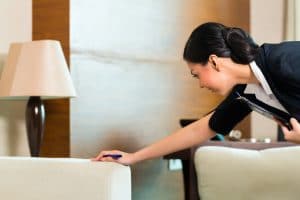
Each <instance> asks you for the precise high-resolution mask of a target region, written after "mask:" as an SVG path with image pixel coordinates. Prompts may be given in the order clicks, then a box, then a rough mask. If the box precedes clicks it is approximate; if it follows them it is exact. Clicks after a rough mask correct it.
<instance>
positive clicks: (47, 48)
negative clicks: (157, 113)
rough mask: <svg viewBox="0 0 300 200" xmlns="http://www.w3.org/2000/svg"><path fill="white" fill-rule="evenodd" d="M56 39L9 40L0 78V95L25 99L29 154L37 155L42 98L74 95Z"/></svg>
mask: <svg viewBox="0 0 300 200" xmlns="http://www.w3.org/2000/svg"><path fill="white" fill-rule="evenodd" d="M75 95H76V94H75V90H74V87H73V84H72V80H71V76H70V73H69V70H68V66H67V63H66V60H65V58H64V54H63V51H62V48H61V45H60V42H59V41H55V40H37V41H30V42H23V43H12V44H11V46H10V48H9V53H8V57H7V59H6V62H5V64H4V68H3V71H2V74H1V79H0V98H1V99H13V100H16V99H20V100H22V99H23V100H24V99H28V103H27V107H26V115H25V116H26V130H27V137H28V142H29V148H30V154H31V156H34V157H36V156H39V153H40V146H41V142H42V138H43V132H44V124H45V109H44V105H43V100H42V99H56V98H68V97H75Z"/></svg>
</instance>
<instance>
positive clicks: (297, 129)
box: [281, 118, 300, 143]
mask: <svg viewBox="0 0 300 200" xmlns="http://www.w3.org/2000/svg"><path fill="white" fill-rule="evenodd" d="M290 123H291V125H292V130H288V129H287V128H286V127H285V126H282V127H281V128H282V131H283V134H284V138H285V139H286V140H287V141H289V142H294V143H300V124H299V122H298V121H297V120H296V119H295V118H291V120H290Z"/></svg>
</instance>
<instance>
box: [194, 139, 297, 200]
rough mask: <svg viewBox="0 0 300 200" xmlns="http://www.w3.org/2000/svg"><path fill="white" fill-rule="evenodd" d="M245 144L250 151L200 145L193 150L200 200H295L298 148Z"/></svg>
mask: <svg viewBox="0 0 300 200" xmlns="http://www.w3.org/2000/svg"><path fill="white" fill-rule="evenodd" d="M231 144H232V143H231ZM237 144H238V143H237ZM244 145H245V144H244ZM247 145H248V147H249V148H250V149H241V148H242V147H241V146H240V147H239V148H232V147H222V146H202V147H200V148H198V149H197V150H196V153H195V169H196V173H197V183H198V192H199V194H200V199H201V200H214V199H222V200H227V199H228V200H229V199H230V200H241V199H243V200H247V199H249V200H251V199H255V200H282V199H289V200H298V199H299V197H300V181H299V180H300V173H299V169H300V159H299V155H300V146H289V147H276V148H271V149H265V148H268V144H264V145H261V146H259V144H258V145H256V146H255V145H253V144H247ZM277 145H278V144H277ZM279 145H280V144H279ZM275 146H276V145H275ZM251 147H252V148H251ZM269 147H272V145H269ZM273 147H274V145H273ZM259 149H263V150H259Z"/></svg>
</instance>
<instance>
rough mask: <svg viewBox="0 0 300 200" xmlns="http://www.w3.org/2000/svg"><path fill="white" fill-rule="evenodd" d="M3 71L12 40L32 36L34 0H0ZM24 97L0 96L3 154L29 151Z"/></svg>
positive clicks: (0, 62) (1, 63) (28, 38)
mask: <svg viewBox="0 0 300 200" xmlns="http://www.w3.org/2000/svg"><path fill="white" fill-rule="evenodd" d="M0 26H1V31H0V72H1V71H2V67H3V64H4V60H5V57H6V55H7V53H8V49H9V44H10V43H11V42H19V41H28V40H31V0H0ZM25 105H26V102H24V101H3V100H0V155H28V154H29V150H28V145H27V138H26V137H27V136H26V129H25V123H24V117H25Z"/></svg>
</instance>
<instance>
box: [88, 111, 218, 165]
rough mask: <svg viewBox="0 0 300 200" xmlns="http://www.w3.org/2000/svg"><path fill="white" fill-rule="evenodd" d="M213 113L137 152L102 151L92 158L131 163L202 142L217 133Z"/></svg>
mask: <svg viewBox="0 0 300 200" xmlns="http://www.w3.org/2000/svg"><path fill="white" fill-rule="evenodd" d="M212 114H213V113H210V114H209V115H207V116H205V117H203V118H201V119H200V120H198V121H196V122H194V123H192V124H190V125H188V126H186V127H184V128H182V129H180V130H178V131H177V132H175V133H173V134H171V135H169V136H167V137H165V138H163V139H161V140H159V141H157V142H155V143H153V144H151V145H149V146H147V147H145V148H143V149H141V150H139V151H137V152H135V153H125V152H122V151H118V150H112V151H101V152H100V153H99V155H98V156H97V157H96V158H94V159H92V160H94V161H110V162H118V163H121V164H125V165H130V164H134V163H136V162H140V161H142V160H147V159H152V158H156V157H160V156H163V155H166V154H169V153H172V152H175V151H179V150H182V149H185V148H188V147H191V146H194V145H198V144H201V143H202V142H205V141H206V140H208V139H210V138H211V137H213V136H214V135H215V132H214V131H213V130H211V129H210V128H209V125H208V122H209V119H210V117H211V116H212ZM106 154H121V155H122V157H121V158H119V159H113V158H111V157H103V156H104V155H106Z"/></svg>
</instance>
